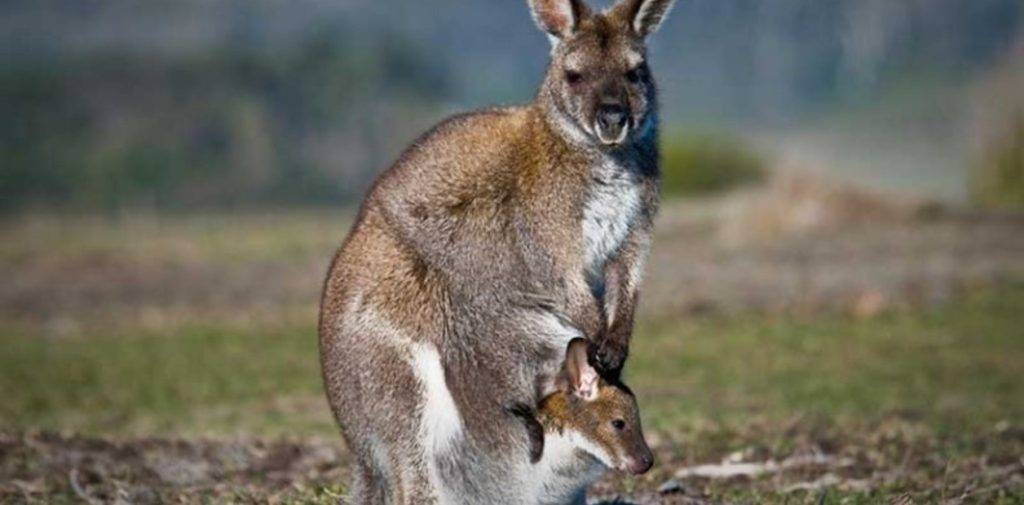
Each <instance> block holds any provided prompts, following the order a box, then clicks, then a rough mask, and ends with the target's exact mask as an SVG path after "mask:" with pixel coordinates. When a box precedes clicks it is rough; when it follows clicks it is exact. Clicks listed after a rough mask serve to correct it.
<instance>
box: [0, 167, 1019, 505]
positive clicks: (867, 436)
mask: <svg viewBox="0 0 1024 505" xmlns="http://www.w3.org/2000/svg"><path fill="white" fill-rule="evenodd" d="M771 191H776V192H782V193H783V194H784V195H783V196H785V197H784V198H779V195H777V194H776V195H774V196H773V194H772V193H771V192H769V193H768V194H744V195H741V196H733V197H728V198H723V199H713V200H707V201H698V202H692V201H691V202H677V203H672V204H669V205H668V206H667V208H666V211H665V212H664V213H663V218H662V220H661V222H660V223H659V231H658V236H657V237H656V246H655V250H654V252H653V254H652V260H651V266H650V271H649V276H648V277H649V280H648V283H647V287H646V289H645V299H644V301H643V305H644V309H643V314H642V316H641V322H640V325H639V328H638V330H637V334H636V336H635V339H634V346H633V354H632V357H631V359H630V362H629V364H628V368H627V377H628V382H629V383H630V385H631V386H632V387H633V389H634V390H635V391H636V392H637V394H638V396H639V398H640V400H641V408H642V411H643V414H644V420H645V427H646V430H647V432H648V438H649V440H650V442H651V444H652V446H653V447H654V448H655V451H656V453H657V455H658V463H657V465H656V466H655V469H654V470H653V471H652V472H651V473H650V474H648V475H645V476H643V477H642V478H621V477H617V476H612V477H610V478H609V479H608V480H606V481H604V482H602V483H601V484H600V485H598V486H597V488H596V489H595V490H594V492H593V496H594V497H596V498H602V499H615V498H616V497H619V498H623V499H630V500H635V501H637V502H640V503H708V502H711V503H721V502H729V503H732V502H737V503H751V502H755V503H762V502H767V503H822V502H823V503H878V502H900V503H915V502H937V501H950V502H968V503H973V502H982V503H989V502H996V503H1019V502H1022V501H1024V459H1022V454H1024V422H1022V419H1024V381H1021V380H1020V378H1021V377H1022V376H1024V325H1022V323H1024V316H1022V314H1024V221H1022V220H1020V219H1019V218H1016V217H1013V216H1005V215H1000V216H985V215H976V214H967V213H961V212H954V211H948V210H943V209H932V208H925V207H922V208H917V207H915V208H906V207H904V206H900V205H889V204H881V203H879V204H878V205H875V204H874V203H875V202H874V201H873V200H870V199H868V200H867V201H864V200H862V199H861V196H862V195H857V194H845V193H844V194H843V195H841V196H843V198H846V199H847V200H850V199H852V200H855V201H857V202H858V209H860V211H858V213H857V214H856V215H850V214H849V213H848V212H845V211H844V210H843V209H845V208H846V206H844V205H836V204H835V202H837V201H839V202H842V201H846V200H843V198H835V196H836V194H831V196H829V197H828V198H824V199H822V200H820V201H818V203H819V204H820V206H821V211H820V212H819V213H818V214H816V215H818V216H819V219H817V220H816V221H814V222H813V223H812V225H809V226H808V225H806V223H804V221H801V223H804V224H801V225H800V226H798V227H796V228H794V227H793V226H790V225H791V223H790V222H789V221H788V220H786V219H784V218H779V219H774V220H773V218H772V216H773V215H779V216H784V215H786V212H782V211H779V209H778V207H779V206H780V205H783V204H781V203H780V202H789V201H792V200H794V199H799V198H807V199H810V200H813V198H812V197H810V196H807V195H804V193H802V192H801V191H803V190H794V189H793V188H792V187H789V186H786V185H785V184H783V185H782V186H781V189H780V188H779V187H777V188H776V189H774V190H771ZM793 191H796V192H797V193H799V194H798V195H794V194H793V193H792V192H793ZM787 192H788V193H787ZM808 194H809V193H808ZM800 195H804V196H802V197H801V196H800ZM798 197H799V198H798ZM822 202H827V203H822ZM865 208H869V209H873V210H871V211H870V212H867V214H866V217H865V215H864V212H861V211H862V210H863V209H865ZM752 216H753V217H756V219H755V221H756V223H754V224H751V219H752ZM348 222H349V217H348V213H345V212H340V211H338V212H332V211H323V212H295V211H290V212H281V213H271V212H268V213H264V214H256V213H245V214H219V215H215V216H209V215H207V216H197V215H181V216H171V217H168V216H135V217H120V218H116V219H103V218H71V217H56V216H30V217H22V218H17V219H13V218H12V219H9V220H8V221H6V222H4V223H2V225H0V240H2V242H3V244H4V247H3V249H2V250H0V268H2V269H3V272H4V277H5V279H6V280H5V283H4V284H3V285H2V286H0V341H2V348H3V351H2V353H0V393H2V396H3V398H4V400H3V402H2V403H0V502H3V503H7V502H16V503H17V502H23V501H25V502H56V503H61V502H69V503H73V502H81V501H83V500H84V501H87V502H92V503H102V502H113V501H117V500H122V501H127V502H132V503H146V502H152V503H158V502H178V501H186V502H195V501H214V502H222V501H230V502H266V501H270V502H285V503H334V502H336V501H337V499H338V497H339V496H341V495H342V494H343V493H344V483H345V482H346V472H347V468H346V461H347V454H346V452H345V449H344V447H343V444H342V442H341V438H340V437H339V436H338V434H337V429H336V427H335V426H334V424H333V421H332V420H331V418H330V415H329V413H328V411H327V408H326V404H325V402H324V400H323V397H322V391H321V386H320V382H319V381H320V377H319V370H318V365H317V360H316V340H315V317H316V300H317V296H318V293H319V288H320V282H321V279H320V276H321V275H322V273H323V271H324V270H325V269H326V265H327V261H328V260H329V258H330V254H331V251H332V249H333V248H334V247H335V246H336V245H337V243H338V242H339V241H340V240H341V238H342V236H343V235H344V233H345V231H346V229H347V225H348ZM765 230H768V231H765Z"/></svg>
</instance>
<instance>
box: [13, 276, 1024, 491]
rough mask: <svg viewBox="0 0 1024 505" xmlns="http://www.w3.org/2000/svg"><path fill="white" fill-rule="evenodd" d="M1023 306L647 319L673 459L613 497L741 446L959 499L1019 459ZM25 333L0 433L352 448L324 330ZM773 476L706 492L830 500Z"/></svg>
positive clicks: (997, 294)
mask: <svg viewBox="0 0 1024 505" xmlns="http://www.w3.org/2000/svg"><path fill="white" fill-rule="evenodd" d="M1021 314H1024V287H1021V286H1018V287H1012V288H1005V289H1002V290H999V291H989V292H984V293H980V294H973V295H969V296H967V297H966V298H963V299H960V300H959V301H957V302H955V303H952V304H951V305H948V306H945V307H937V308H933V309H928V310H923V311H917V312H904V313H896V314H892V315H888V316H885V317H882V318H876V319H867V320H859V319H853V318H848V317H841V316H815V317H806V318H789V317H785V318H772V317H763V316H742V317H737V318H694V319H690V320H685V321H661V322H645V323H643V324H641V325H640V327H639V328H638V334H637V336H636V337H635V340H634V346H633V354H632V357H631V359H630V362H629V367H628V369H627V379H628V383H629V384H630V385H631V386H632V388H633V389H634V390H635V391H636V392H637V394H638V396H639V398H640V403H641V409H642V413H643V416H644V418H645V423H646V429H647V431H648V433H649V434H650V435H653V436H654V437H657V438H660V442H659V443H658V445H657V446H656V447H658V448H659V449H658V450H659V465H658V466H657V467H656V468H655V471H654V472H652V473H651V474H648V475H647V476H644V477H643V478H640V479H635V478H631V477H630V478H619V479H618V480H616V482H615V484H614V486H615V487H614V489H617V490H618V492H622V491H626V492H628V491H629V490H630V489H633V488H636V489H647V490H650V489H653V488H655V487H656V486H657V485H658V484H659V483H660V482H661V481H662V480H664V479H666V478H668V476H670V475H671V473H672V472H673V471H674V469H676V468H679V467H680V466H684V465H692V464H697V463H707V462H715V461H718V460H719V459H721V458H722V457H723V456H725V455H727V454H730V453H732V452H734V451H751V450H753V451H755V452H754V453H753V456H752V457H753V458H754V459H766V458H784V457H786V456H787V455H789V454H792V453H793V451H795V450H798V449H800V448H803V449H804V450H806V448H807V447H808V446H811V447H821V448H823V450H825V451H827V452H833V453H838V454H846V455H857V454H860V455H861V456H859V457H860V458H865V457H869V458H871V461H873V463H871V464H869V465H868V466H866V467H864V468H866V470H861V469H853V470H850V471H851V472H853V475H854V476H856V475H861V476H862V477H867V476H868V475H869V474H867V473H863V472H871V471H875V470H883V471H887V470H886V469H891V468H905V472H906V473H904V474H900V476H899V478H898V479H897V481H895V482H893V483H891V484H886V483H884V482H883V483H881V484H879V487H876V488H873V489H871V490H869V491H859V490H841V489H840V490H837V489H833V490H831V491H829V494H828V495H826V497H825V498H826V499H825V501H824V502H825V503H878V502H880V501H882V502H886V501H891V500H892V499H894V498H896V497H899V496H901V495H903V494H904V493H911V495H912V496H915V497H916V498H917V499H919V500H923V501H931V500H938V499H940V498H942V497H944V496H946V495H945V493H947V480H949V481H950V482H952V481H953V477H950V475H952V476H954V477H955V482H956V484H955V485H953V484H948V485H949V486H950V487H951V489H952V491H948V492H960V491H958V490H962V489H966V488H965V487H964V486H968V485H969V482H971V480H970V479H975V478H980V477H977V476H978V475H980V474H979V473H978V471H977V470H975V468H976V467H975V466H972V465H976V464H977V462H978V461H988V462H991V464H992V465H993V466H996V467H997V466H999V465H1006V464H1009V463H1012V462H1014V461H1019V454H1020V453H1019V451H1020V450H1021V447H1022V445H1021V444H1022V443H1024V439H1021V438H1019V437H1020V435H1018V434H1016V433H1018V432H1019V430H1020V429H1021V425H1020V419H1021V418H1022V417H1024V381H1021V380H1020V377H1024V328H1022V326H1021V322H1022V319H1021ZM0 328H3V326H2V325H0ZM26 331H29V332H30V331H31V330H25V329H21V330H11V327H7V328H6V329H2V330H0V346H2V347H0V348H2V349H3V351H2V352H0V394H2V395H3V398H4V401H3V402H0V433H3V432H5V431H6V432H11V431H13V432H19V431H23V430H27V431H35V430H59V431H64V432H72V433H82V434H86V435H100V436H111V437H114V439H119V438H124V437H131V436H136V435H138V436H149V435H156V436H160V437H175V436H185V437H195V436H212V437H221V436H229V437H230V436H242V437H245V438H248V437H278V436H286V437H295V436H299V437H307V436H312V437H319V436H325V437H329V438H328V439H329V440H338V439H337V438H335V437H337V429H336V427H335V426H334V424H333V422H332V420H331V418H330V415H329V413H328V410H327V408H326V402H325V401H324V399H323V395H322V391H321V385H320V376H319V369H318V364H317V353H316V339H315V329H314V327H313V325H312V324H311V323H310V324H307V325H298V326H296V325H291V326H288V325H285V326H283V327H280V328H278V327H274V328H266V329H262V330H252V329H251V327H244V328H243V327H232V326H224V325H210V326H201V325H194V326H189V327H182V328H177V329H166V330H160V331H155V332H125V333H114V334H94V335H85V336H82V337H80V338H73V339H48V338H44V337H40V336H37V335H34V334H31V333H26ZM118 331H122V330H118ZM1000 426H1001V428H1000ZM809 444H810V445H809ZM855 457H856V456H855ZM910 457H913V463H911V464H910V465H909V466H906V465H907V458H910ZM901 462H903V463H901ZM872 465H881V466H872ZM873 469H874V470H873ZM858 472H862V473H859V474H858ZM787 479H788V481H789V482H792V481H794V480H799V479H800V476H799V475H787ZM58 481H59V479H58ZM55 482H56V481H55ZM772 482H773V480H772V479H770V478H766V479H760V480H754V481H743V480H740V481H735V480H733V481H714V482H710V483H707V484H706V486H707V487H704V488H702V489H704V491H703V492H705V493H709V495H710V496H713V497H714V499H716V500H727V501H730V502H747V503H817V502H818V500H819V498H820V497H821V493H820V492H805V491H793V492H788V491H783V490H781V489H782V488H781V487H774V486H776V485H775V484H772ZM979 482H980V481H979ZM1004 482H1007V481H1005V480H1004ZM336 484H337V483H332V484H331V486H333V487H330V486H328V487H325V485H326V484H325V483H323V482H310V483H308V484H305V485H303V486H302V487H300V488H296V489H295V490H294V491H290V492H288V493H286V494H285V495H284V496H283V499H286V502H289V503H292V502H294V503H333V502H336V500H337V497H338V496H339V495H340V494H341V493H342V491H343V489H342V488H340V487H337V485H336ZM54 485H55V486H57V487H55V488H54V489H58V491H56V492H57V493H64V492H67V491H66V490H65V491H59V490H60V489H64V488H63V487H61V486H63V484H60V482H57V484H54ZM692 485H694V484H693V483H688V486H692ZM702 485H703V484H702ZM979 485H980V484H979ZM778 486H782V484H778ZM698 489H701V488H698ZM1020 491H1021V490H1020V489H1016V488H1012V487H1011V488H1007V489H1006V490H1005V491H1000V492H999V493H995V494H991V495H988V496H986V499H991V500H994V501H995V502H1005V503H1013V502H1014V500H1019V499H1024V498H1022V495H1021V494H1020ZM238 492H239V493H242V494H239V495H238V497H237V499H238V501H247V499H246V496H247V495H245V494H244V493H245V492H253V493H256V494H255V495H253V496H256V497H259V496H263V495H262V494H260V493H265V492H266V491H265V490H260V488H258V487H257V488H254V489H253V490H250V491H245V490H239V491H238ZM52 498H56V496H54V497H52ZM252 500H255V501H260V500H259V499H258V498H252Z"/></svg>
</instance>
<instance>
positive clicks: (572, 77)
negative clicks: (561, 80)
mask: <svg viewBox="0 0 1024 505" xmlns="http://www.w3.org/2000/svg"><path fill="white" fill-rule="evenodd" d="M565 80H566V82H568V83H569V84H576V83H578V82H580V81H582V80H583V74H581V73H579V72H577V71H575V70H566V71H565Z"/></svg>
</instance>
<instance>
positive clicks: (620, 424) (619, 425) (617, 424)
mask: <svg viewBox="0 0 1024 505" xmlns="http://www.w3.org/2000/svg"><path fill="white" fill-rule="evenodd" d="M612 427H613V428H615V429H617V430H619V431H622V430H624V429H626V421H623V420H622V419H616V420H614V421H612Z"/></svg>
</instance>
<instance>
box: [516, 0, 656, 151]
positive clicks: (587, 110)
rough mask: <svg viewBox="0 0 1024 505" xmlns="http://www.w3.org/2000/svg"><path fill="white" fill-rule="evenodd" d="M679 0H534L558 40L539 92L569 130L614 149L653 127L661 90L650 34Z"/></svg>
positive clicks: (542, 22) (536, 12) (541, 21)
mask: <svg viewBox="0 0 1024 505" xmlns="http://www.w3.org/2000/svg"><path fill="white" fill-rule="evenodd" d="M674 1H675V0H619V1H618V2H617V3H616V4H615V5H614V6H612V7H611V8H610V9H608V10H606V11H604V12H593V11H592V10H591V9H590V8H589V7H588V6H587V5H586V3H584V0H529V2H530V9H531V11H532V12H533V17H534V20H536V22H537V25H538V26H539V27H540V28H541V30H543V31H544V32H546V33H547V34H548V36H549V38H550V39H551V42H552V45H553V47H552V51H551V64H550V66H549V68H548V73H547V76H546V77H545V80H544V84H543V86H542V87H541V91H540V97H539V98H540V101H541V103H542V104H543V106H544V107H545V112H546V114H547V115H548V117H549V118H550V120H551V121H552V122H554V123H555V124H556V125H557V126H558V127H559V128H560V129H561V130H563V132H564V133H565V134H568V135H569V136H570V137H571V138H573V139H577V140H579V141H582V142H586V143H589V144H593V145H597V146H603V147H606V148H609V147H610V148H614V147H617V146H621V145H623V144H626V143H628V142H629V141H630V140H631V139H634V138H643V137H644V136H645V135H647V134H648V133H649V132H650V131H651V129H652V126H653V125H654V122H655V121H656V119H657V118H656V117H655V106H656V90H655V86H654V80H653V79H652V77H651V71H650V68H649V67H648V65H647V51H646V39H647V36H648V35H650V34H651V33H653V32H654V31H655V30H656V29H657V28H658V26H659V25H660V24H661V22H662V20H664V18H665V15H666V14H667V13H668V11H669V9H670V8H671V7H672V4H673V3H674Z"/></svg>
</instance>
